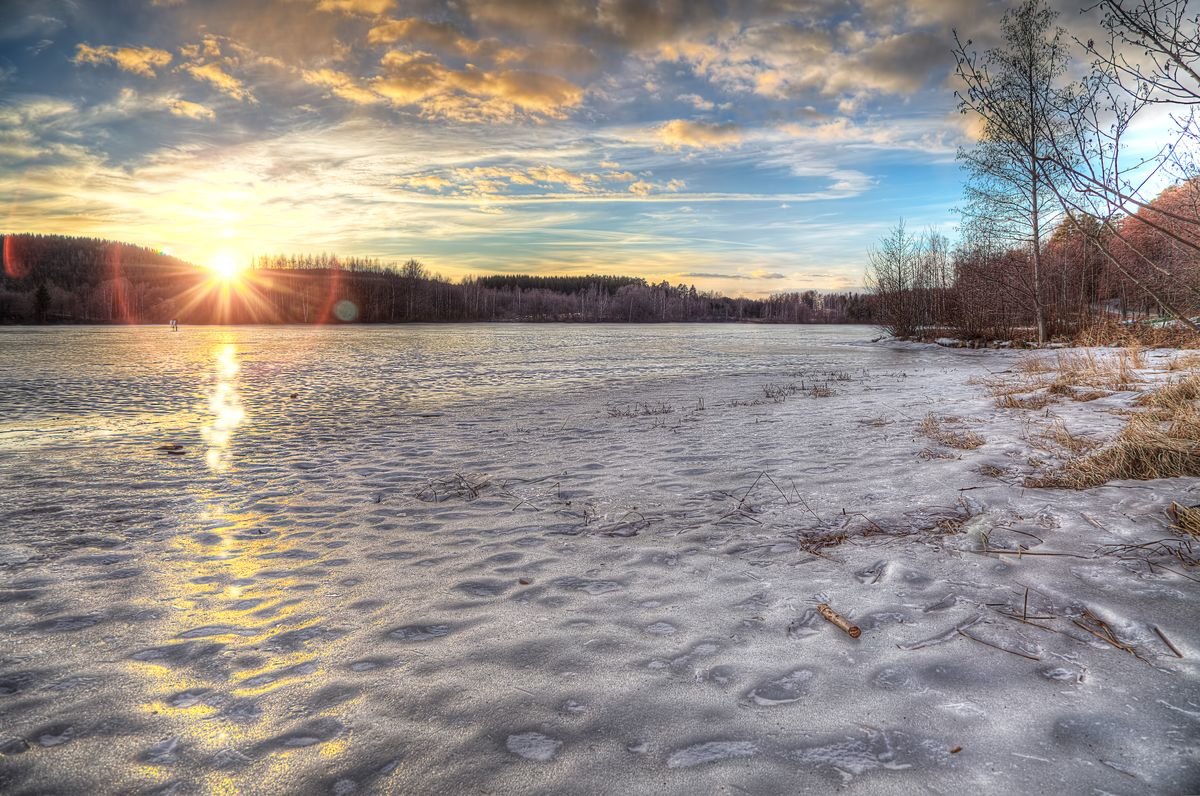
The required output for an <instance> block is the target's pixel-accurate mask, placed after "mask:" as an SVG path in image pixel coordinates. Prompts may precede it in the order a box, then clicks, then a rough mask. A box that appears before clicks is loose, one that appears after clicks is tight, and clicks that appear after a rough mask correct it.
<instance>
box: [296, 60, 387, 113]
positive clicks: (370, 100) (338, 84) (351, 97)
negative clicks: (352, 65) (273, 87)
mask: <svg viewBox="0 0 1200 796" xmlns="http://www.w3.org/2000/svg"><path fill="white" fill-rule="evenodd" d="M301 77H302V78H303V79H304V82H305V83H308V84H310V85H314V86H323V87H325V88H328V89H329V90H330V91H331V92H333V93H334V94H336V95H337V96H339V97H341V98H342V99H344V100H348V101H350V102H353V103H355V104H356V105H372V104H374V103H376V102H381V101H382V100H383V97H381V96H379V95H378V94H376V93H375V92H374V91H371V90H370V89H366V88H363V87H362V86H360V85H359V84H358V81H356V80H355V79H354V78H353V77H352V76H351V75H348V74H346V73H345V72H338V71H335V70H333V69H312V70H309V69H305V70H304V71H303V72H302V73H301Z"/></svg>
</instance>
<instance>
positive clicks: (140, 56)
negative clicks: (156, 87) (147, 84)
mask: <svg viewBox="0 0 1200 796" xmlns="http://www.w3.org/2000/svg"><path fill="white" fill-rule="evenodd" d="M171 57H172V56H171V54H170V53H169V52H167V51H166V50H158V49H155V48H154V47H107V46H103V47H92V46H91V45H89V44H83V43H80V44H78V45H76V47H75V57H74V58H73V59H72V60H73V61H74V62H75V63H77V64H103V63H113V64H116V65H117V68H118V69H123V70H124V71H126V72H133V73H134V74H135V75H142V76H143V77H154V76H155V75H156V74H157V73H156V72H155V70H156V69H161V68H163V67H164V66H166V65H167V64H169V63H171Z"/></svg>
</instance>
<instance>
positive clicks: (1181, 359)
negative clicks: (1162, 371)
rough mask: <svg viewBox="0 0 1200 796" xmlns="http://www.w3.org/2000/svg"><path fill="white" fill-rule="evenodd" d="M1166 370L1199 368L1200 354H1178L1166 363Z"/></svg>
mask: <svg viewBox="0 0 1200 796" xmlns="http://www.w3.org/2000/svg"><path fill="white" fill-rule="evenodd" d="M1167 370H1172V371H1179V370H1184V371H1192V370H1200V354H1180V355H1179V356H1177V357H1175V358H1174V359H1172V360H1171V361H1170V362H1169V363H1167Z"/></svg>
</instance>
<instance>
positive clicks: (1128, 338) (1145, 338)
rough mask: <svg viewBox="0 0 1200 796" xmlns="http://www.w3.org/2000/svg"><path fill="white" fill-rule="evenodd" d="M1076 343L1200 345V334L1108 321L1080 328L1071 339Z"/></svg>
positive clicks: (1177, 346) (1173, 346)
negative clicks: (1199, 335) (1198, 335)
mask: <svg viewBox="0 0 1200 796" xmlns="http://www.w3.org/2000/svg"><path fill="white" fill-rule="evenodd" d="M1071 345H1076V346H1132V345H1137V346H1142V347H1144V348H1200V337H1197V336H1196V333H1195V332H1192V331H1191V330H1189V329H1184V328H1177V329H1168V328H1163V327H1159V326H1145V325H1142V324H1123V323H1120V322H1118V321H1114V320H1104V321H1099V322H1098V323H1096V324H1094V325H1092V326H1088V327H1085V328H1083V329H1080V330H1079V331H1078V332H1076V333H1075V336H1074V337H1073V338H1072V339H1071Z"/></svg>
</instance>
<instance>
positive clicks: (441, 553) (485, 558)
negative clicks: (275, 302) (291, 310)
mask: <svg viewBox="0 0 1200 796" xmlns="http://www.w3.org/2000/svg"><path fill="white" fill-rule="evenodd" d="M872 336H873V331H872V330H869V329H865V328H861V327H858V328H855V327H844V328H810V327H803V328H796V327H782V326H781V327H761V326H728V327H724V326H713V325H708V326H646V327H641V326H621V327H584V326H564V327H559V326H519V325H504V326H488V325H471V326H461V327H459V326H454V327H451V326H444V327H404V328H366V327H363V328H353V329H351V328H337V329H312V328H271V329H240V328H233V329H190V328H185V329H184V330H183V331H181V332H180V333H178V334H169V333H166V332H165V331H164V330H160V329H150V328H102V329H82V328H72V329H36V330H28V329H24V330H23V329H0V407H2V408H3V409H4V412H3V414H2V416H0V478H2V479H3V489H0V791H3V792H5V793H9V792H12V793H137V792H179V793H201V792H204V793H206V792H246V793H250V792H253V793H297V792H300V793H337V794H348V793H364V792H386V793H433V792H438V793H460V792H497V793H512V792H522V793H524V792H534V793H564V792H596V793H618V792H619V793H664V792H673V793H709V792H750V793H795V792H825V791H828V790H831V789H833V788H837V787H846V788H847V789H859V790H861V792H871V793H875V792H886V793H913V792H941V793H976V792H1003V793H1045V792H1062V793H1088V792H1108V793H1143V792H1161V793H1189V792H1198V791H1200V752H1198V750H1200V669H1198V666H1197V662H1198V661H1200V607H1198V602H1197V596H1198V591H1197V589H1198V587H1197V578H1200V574H1198V573H1197V571H1196V570H1195V569H1187V568H1185V567H1184V565H1183V564H1182V563H1181V562H1179V561H1173V560H1167V559H1152V560H1151V561H1149V562H1148V561H1147V560H1146V557H1145V556H1144V555H1142V554H1140V553H1139V552H1138V551H1139V548H1136V547H1133V546H1136V545H1144V544H1147V543H1151V542H1155V541H1156V540H1160V539H1163V538H1170V537H1171V531H1170V530H1169V529H1168V527H1167V521H1166V517H1165V515H1164V514H1163V509H1164V508H1166V506H1167V505H1169V503H1170V501H1171V500H1176V501H1178V502H1181V503H1187V504H1193V503H1200V483H1198V482H1197V480H1196V479H1176V480H1171V481H1159V482H1146V483H1139V482H1123V483H1115V484H1110V485H1107V486H1104V487H1100V488H1096V489H1091V490H1087V491H1084V492H1063V491H1053V490H1037V489H1025V488H1023V487H1022V486H1021V480H1022V478H1023V476H1024V475H1026V474H1029V473H1031V472H1033V471H1034V470H1035V469H1037V468H1038V467H1046V466H1052V465H1053V463H1054V462H1055V461H1059V460H1061V459H1062V458H1063V456H1064V454H1063V453H1062V452H1061V451H1056V450H1055V449H1054V448H1053V447H1052V446H1050V445H1048V444H1047V443H1046V442H1045V440H1044V439H1042V438H1041V437H1040V436H1039V433H1040V430H1043V429H1044V428H1045V427H1046V426H1047V425H1048V424H1050V423H1054V422H1061V423H1062V424H1064V425H1065V427H1066V428H1068V429H1069V430H1070V431H1071V432H1072V433H1074V434H1086V435H1087V436H1089V437H1092V438H1094V439H1097V440H1103V439H1105V438H1107V437H1108V436H1111V435H1112V434H1113V433H1115V432H1116V431H1117V430H1118V429H1120V428H1121V427H1122V425H1123V424H1124V422H1125V421H1126V416H1125V414H1124V413H1125V412H1127V411H1128V410H1129V409H1130V407H1131V405H1132V399H1133V397H1134V393H1132V392H1123V393H1114V394H1112V395H1109V396H1107V397H1104V398H1100V399H1098V400H1094V401H1088V402H1075V401H1070V400H1066V399H1063V400H1060V401H1057V402H1055V403H1053V404H1051V405H1049V406H1047V407H1044V408H1042V409H1039V410H1036V411H1033V410H1016V409H1001V408H999V407H997V406H996V405H995V403H994V402H993V400H992V398H991V397H990V396H989V395H988V394H987V391H986V389H985V388H984V387H983V386H982V385H981V384H979V383H978V382H979V381H980V380H984V379H994V378H1005V377H1008V376H1011V375H1013V374H1014V373H1016V371H1015V370H1014V368H1015V366H1016V364H1017V363H1018V362H1019V361H1020V359H1021V358H1023V357H1027V356H1045V355H1044V354H1026V353H1021V352H1016V351H972V350H967V349H957V348H944V347H939V346H922V345H913V344H896V343H876V344H871V343H870V342H869V338H870V337H872ZM1051 356H1053V355H1051ZM1169 356H1170V355H1169V353H1168V352H1146V353H1145V359H1146V361H1147V363H1148V366H1147V368H1145V369H1143V371H1142V372H1141V376H1140V378H1143V379H1144V380H1146V381H1153V380H1162V379H1165V378H1169V377H1170V375H1169V374H1165V373H1164V372H1162V371H1161V366H1162V365H1164V364H1165V363H1166V361H1167V360H1168V358H1169ZM1156 368H1158V370H1156ZM1176 375H1178V374H1176ZM973 380H974V381H975V382H976V383H972V381H973ZM817 384H821V385H826V386H828V387H829V388H830V389H831V390H832V395H829V396H827V397H816V395H818V394H823V392H822V391H818V392H817V393H813V392H812V390H811V388H812V387H813V386H814V385H817ZM793 388H794V389H793ZM293 394H294V395H295V396H296V397H295V398H293V397H291V396H292V395H293ZM637 405H641V406H643V407H652V408H654V412H652V413H638V412H634V411H631V410H630V407H634V406H637ZM664 408H666V409H669V410H670V411H662V410H663V409H664ZM610 410H611V411H610ZM930 414H933V415H934V416H935V417H937V418H940V419H942V420H941V422H943V424H944V426H945V427H947V428H953V429H955V430H959V431H968V430H969V431H973V432H974V433H977V434H979V435H980V436H982V437H983V439H984V444H983V445H982V446H980V447H977V448H974V449H968V450H959V449H955V448H952V447H947V446H945V445H942V444H940V443H938V442H937V441H934V440H931V439H930V438H928V437H926V436H922V435H921V434H920V433H919V432H918V430H917V427H918V425H919V424H920V423H921V421H922V419H923V418H925V417H926V416H927V415H930ZM163 446H167V447H163ZM174 446H181V447H178V448H176V447H174ZM985 540H986V543H987V546H988V548H989V549H990V550H992V551H997V550H998V551H1002V552H1001V553H997V552H990V553H988V552H983V550H984V542H985ZM1121 546H1124V547H1121ZM1114 551H1123V552H1114ZM820 602H828V603H829V604H830V605H832V606H833V608H834V609H835V610H837V611H839V612H840V613H842V614H843V615H845V616H847V617H848V618H849V619H850V620H851V621H853V622H854V623H855V624H857V625H859V626H860V627H861V628H862V635H861V637H860V638H859V639H857V640H853V639H851V638H849V637H848V636H846V635H845V634H844V633H842V632H841V631H839V630H838V629H836V628H835V627H833V626H832V625H830V624H829V623H828V622H826V621H825V620H824V619H822V618H821V617H820V616H819V615H818V614H817V613H816V611H815V607H816V605H817V603H820ZM1097 619H1098V620H1101V621H1103V622H1104V623H1106V626H1107V627H1108V628H1111V630H1112V632H1114V633H1115V634H1116V635H1117V637H1118V638H1119V639H1120V640H1121V642H1122V643H1124V644H1126V645H1128V646H1129V647H1130V648H1132V650H1133V653H1130V652H1129V651H1126V650H1123V649H1118V648H1116V647H1114V646H1112V645H1111V644H1108V643H1105V642H1104V641H1102V640H1100V639H1099V638H1097V636H1096V635H1094V634H1092V633H1090V632H1088V631H1087V630H1086V629H1085V628H1087V627H1093V629H1094V627H1095V626H1094V624H1089V623H1091V622H1094V621H1095V620H1097ZM1023 620H1024V621H1023ZM1156 629H1157V630H1156ZM1159 632H1161V633H1163V634H1165V636H1166V637H1167V638H1169V639H1170V640H1171V642H1172V643H1173V644H1174V645H1175V647H1176V648H1178V649H1179V651H1180V652H1181V653H1182V655H1183V657H1182V658H1178V657H1176V656H1175V655H1174V653H1173V652H1171V650H1170V649H1169V648H1168V647H1167V646H1166V645H1165V644H1164V643H1163V641H1162V640H1161V638H1160V636H1159V635H1158V633H1159ZM954 750H959V751H954Z"/></svg>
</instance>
